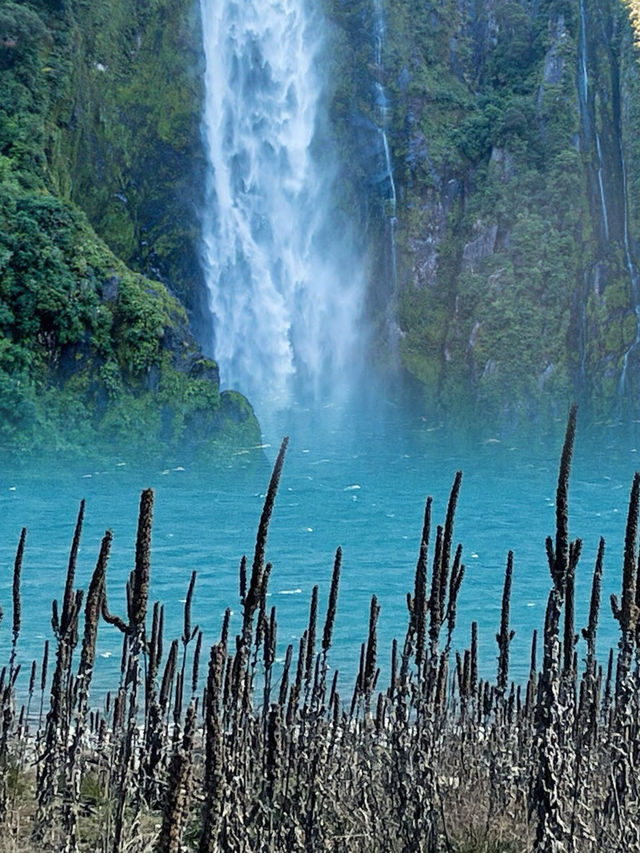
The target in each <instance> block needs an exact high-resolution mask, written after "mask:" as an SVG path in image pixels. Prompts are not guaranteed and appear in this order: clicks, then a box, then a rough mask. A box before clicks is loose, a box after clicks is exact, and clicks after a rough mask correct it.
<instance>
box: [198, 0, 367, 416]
mask: <svg viewBox="0 0 640 853" xmlns="http://www.w3.org/2000/svg"><path fill="white" fill-rule="evenodd" d="M201 13H202V22H203V34H204V50H205V58H206V83H205V87H206V88H205V92H206V103H205V111H204V131H205V136H206V140H205V141H206V146H207V154H208V158H209V180H208V187H207V205H206V210H205V213H204V218H203V235H204V249H203V255H204V266H205V274H206V279H207V284H208V290H209V305H210V309H211V315H212V325H213V328H212V337H213V351H214V355H215V358H216V360H217V361H218V364H219V366H220V374H221V380H222V383H223V385H225V386H227V387H234V388H237V389H238V390H240V391H242V392H243V393H245V394H247V395H248V396H249V398H250V399H251V400H252V402H254V403H255V404H257V408H258V411H259V413H261V411H264V410H273V409H274V408H276V409H277V408H285V407H287V406H288V405H289V404H290V403H291V402H292V401H293V400H294V399H296V400H301V399H303V400H304V399H327V398H329V399H331V398H332V397H333V396H334V394H336V393H337V392H340V391H344V390H345V385H347V384H348V377H350V376H353V375H354V368H355V359H356V351H357V349H360V350H361V349H362V346H361V345H360V346H359V347H358V348H356V344H357V343H358V340H357V339H358V331H359V326H360V316H361V302H362V282H361V278H360V275H359V273H357V272H356V270H357V268H358V266H359V265H358V263H357V260H356V259H355V256H354V252H353V250H352V246H351V244H350V239H349V236H348V229H347V228H345V223H344V221H341V220H340V219H339V217H338V216H337V214H336V213H335V211H334V209H333V206H332V185H333V183H334V181H335V171H334V163H335V158H334V157H332V152H331V150H330V146H329V145H328V143H327V140H326V139H323V134H322V106H323V101H322V98H323V92H324V80H323V76H322V74H321V72H320V65H321V63H320V60H321V55H322V49H323V43H322V32H323V20H322V18H321V15H320V13H319V12H318V10H317V4H315V7H314V5H313V4H308V3H307V2H306V0H242V2H234V0H201Z"/></svg>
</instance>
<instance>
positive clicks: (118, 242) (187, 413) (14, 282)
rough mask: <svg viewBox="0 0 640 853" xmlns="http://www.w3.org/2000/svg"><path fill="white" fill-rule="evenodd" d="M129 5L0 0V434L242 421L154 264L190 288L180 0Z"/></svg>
mask: <svg viewBox="0 0 640 853" xmlns="http://www.w3.org/2000/svg"><path fill="white" fill-rule="evenodd" d="M138 5H139V4H133V3H130V2H127V0H123V2H122V3H118V2H112V3H108V4H88V3H84V2H61V3H58V2H54V0H50V2H45V0H42V2H36V0H34V2H33V3H27V4H21V5H18V4H15V3H12V2H3V3H2V5H1V6H0V70H1V71H2V74H1V76H0V91H1V94H2V97H1V98H0V415H1V418H0V450H4V451H14V450H16V449H18V450H47V451H56V450H75V451H77V450H81V451H84V452H88V451H90V450H91V449H94V448H95V449H96V450H97V448H98V446H102V447H105V446H106V447H108V446H117V447H118V452H121V453H123V454H125V455H126V453H127V452H132V453H135V454H136V455H138V454H139V453H140V452H141V450H144V451H145V452H149V453H153V452H155V451H156V450H157V449H158V448H159V447H160V446H161V443H164V444H166V445H167V446H168V447H169V448H171V447H172V446H178V445H179V446H180V447H181V448H185V449H191V450H193V451H200V452H202V453H203V454H209V453H210V452H211V451H212V450H214V449H216V448H221V447H224V446H225V445H228V444H230V443H235V444H238V445H241V444H246V443H255V442H257V441H258V439H259V430H258V427H257V424H256V421H255V418H254V416H253V413H252V412H251V409H250V407H249V406H248V405H247V403H246V401H244V400H243V399H242V398H240V397H239V395H233V394H225V395H222V396H221V395H220V393H219V385H218V373H217V367H216V365H215V364H214V363H213V362H211V361H208V360H207V359H205V358H204V357H203V356H202V354H201V352H200V351H199V349H198V347H197V345H196V343H195V341H194V339H193V338H192V336H191V334H190V332H189V324H188V320H187V314H186V312H185V309H184V307H183V306H182V305H181V304H180V302H178V300H177V298H176V297H175V296H173V295H171V294H170V293H169V292H168V290H167V288H166V286H165V285H164V284H162V283H160V281H158V280H154V278H157V276H162V277H163V279H164V280H165V282H167V283H169V284H171V285H172V286H173V287H174V290H175V291H176V292H178V293H180V295H182V296H183V297H184V299H185V302H186V303H187V304H189V302H191V304H193V302H194V301H195V296H194V293H196V291H197V288H196V286H195V285H193V283H191V289H190V290H189V275H190V274H191V273H193V269H188V266H189V264H191V267H192V268H193V267H197V262H196V261H197V255H196V253H195V250H194V248H193V243H194V240H195V230H196V224H195V217H194V214H193V213H191V216H190V217H187V216H186V215H183V214H184V207H185V205H187V206H188V205H189V204H190V201H192V200H193V198H192V197H191V199H189V198H188V197H187V198H185V195H187V196H188V194H187V193H186V191H185V192H183V190H184V188H185V186H186V185H187V184H188V183H189V177H188V176H189V175H191V172H190V167H188V166H184V167H183V168H182V170H179V163H181V162H183V163H184V164H187V163H189V162H192V163H193V158H192V159H191V161H190V159H189V158H190V152H191V153H192V151H193V149H194V148H195V147H196V142H195V141H194V140H196V139H197V133H198V115H199V97H200V93H199V89H198V87H197V85H196V84H195V82H194V81H195V74H196V67H195V63H194V61H193V55H194V54H197V50H196V48H195V47H194V44H193V43H192V42H190V41H189V36H188V34H187V33H186V32H185V30H184V28H182V29H181V27H180V21H181V20H183V16H184V13H185V9H186V8H187V7H186V6H183V5H177V4H176V3H156V4H153V5H152V6H151V7H149V8H147V7H145V9H144V10H142V9H138V11H136V9H137V7H138ZM134 7H135V8H134ZM188 8H189V9H191V6H190V5H189V6H188ZM167 16H174V18H173V19H172V18H171V17H167ZM169 20H173V25H172V27H165V26H164V25H165V24H166V23H167V22H168V21H169ZM189 20H190V19H189V18H186V19H184V27H188V25H189ZM191 24H193V21H191ZM145 27H146V28H145ZM154 33H155V35H156V36H157V37H158V38H160V37H161V41H160V44H158V43H157V42H156V41H153V40H152V39H151V36H152V35H153V34H154ZM170 34H173V35H170ZM191 35H193V33H191ZM179 44H180V45H181V46H182V47H184V54H185V55H183V54H182V53H180V51H179V50H178V45H179ZM196 44H197V42H196ZM134 46H137V47H135V50H134ZM163 46H164V48H163ZM160 48H163V49H160ZM172 51H173V52H172ZM170 56H173V57H174V63H173V64H171V62H170V61H169V57H170ZM178 59H179V62H178ZM99 60H101V61H99ZM176 62H178V65H176ZM161 66H162V75H163V76H160V73H161ZM163 79H165V81H166V82H167V85H158V83H159V82H161V81H162V80H163ZM189 81H190V84H189ZM151 95H153V97H151ZM143 102H144V109H143ZM182 158H184V160H183V159H182ZM125 193H126V194H127V195H126V196H125ZM123 199H124V201H123ZM187 232H189V233H187ZM143 238H144V239H143ZM123 261H126V262H127V263H128V264H129V265H128V266H127V265H125V263H124V262H123ZM135 267H138V270H139V271H135ZM149 270H153V272H154V276H153V278H149V277H147V276H145V275H143V274H142V273H143V272H145V271H147V272H148V271H149ZM187 295H188V296H189V298H187ZM127 448H128V450H127Z"/></svg>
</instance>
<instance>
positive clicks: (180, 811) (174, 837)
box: [154, 702, 196, 853]
mask: <svg viewBox="0 0 640 853" xmlns="http://www.w3.org/2000/svg"><path fill="white" fill-rule="evenodd" d="M195 729H196V705H195V702H191V704H190V705H189V707H188V709H187V713H186V717H185V726H184V735H183V737H182V741H181V742H179V743H177V744H176V746H175V748H174V751H173V755H172V757H171V763H170V766H169V778H168V785H167V795H166V802H165V804H164V808H163V812H162V827H161V829H160V833H159V835H158V840H157V842H156V846H155V848H154V853H181V850H182V849H183V848H182V835H183V832H184V828H185V824H186V820H187V817H188V814H189V802H190V798H191V778H192V773H193V755H192V753H193V743H194V736H195Z"/></svg>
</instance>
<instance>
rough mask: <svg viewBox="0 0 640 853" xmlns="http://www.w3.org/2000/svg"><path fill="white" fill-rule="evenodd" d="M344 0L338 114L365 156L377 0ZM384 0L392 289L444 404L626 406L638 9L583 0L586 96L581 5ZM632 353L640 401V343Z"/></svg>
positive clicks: (440, 408) (376, 207)
mask: <svg viewBox="0 0 640 853" xmlns="http://www.w3.org/2000/svg"><path fill="white" fill-rule="evenodd" d="M327 8H328V12H329V15H330V16H331V17H332V19H333V20H334V21H335V24H336V30H337V33H338V35H336V37H335V40H336V45H339V46H340V49H339V51H338V53H337V55H338V56H339V57H340V60H339V63H340V64H339V68H338V69H336V70H335V71H334V74H336V75H337V77H338V79H339V82H338V83H336V90H335V94H334V98H333V102H332V104H333V110H334V114H335V119H336V122H337V127H338V129H339V132H340V134H341V135H342V136H343V137H344V139H345V142H344V146H345V147H347V148H349V146H350V145H353V146H354V147H353V148H350V149H349V158H350V159H349V162H354V161H355V162H359V163H361V164H365V165H366V162H367V157H368V156H369V154H367V153H366V152H367V150H369V149H371V148H372V147H374V146H375V144H376V142H375V132H374V131H371V132H370V133H369V136H368V138H366V139H365V133H364V131H363V129H362V126H363V121H362V118H363V117H365V118H366V119H367V120H369V121H370V122H371V126H372V127H373V126H374V124H375V122H376V121H377V122H378V123H379V121H380V119H379V116H378V117H376V115H375V111H374V108H373V106H374V83H375V79H376V74H378V75H379V74H380V72H379V71H375V70H373V69H372V61H373V55H374V19H373V4H371V3H369V4H350V5H349V9H348V10H346V9H345V8H344V4H339V3H327ZM383 8H384V20H385V35H384V44H383V57H382V66H383V68H382V72H381V73H382V78H381V82H382V83H383V85H384V87H385V91H386V93H387V96H388V100H389V104H390V106H391V111H390V114H389V116H388V123H387V136H388V138H389V141H390V144H391V148H392V155H393V166H394V176H395V181H396V187H397V191H398V199H399V205H398V211H397V215H398V222H397V231H396V235H397V246H398V269H399V279H400V280H399V293H398V294H391V293H390V292H389V285H388V284H387V293H386V302H387V303H388V302H389V301H390V300H391V302H392V304H393V303H394V302H397V314H398V319H399V325H400V328H401V332H402V337H401V340H400V356H401V360H402V362H403V364H404V366H405V367H406V368H407V369H408V370H409V372H410V373H412V374H413V375H414V376H416V377H417V378H418V379H419V380H420V382H421V383H422V384H423V386H424V395H425V401H426V403H427V404H428V407H429V409H430V410H431V411H432V412H433V413H440V414H443V413H445V414H449V415H451V414H453V415H458V416H462V417H465V415H466V414H467V413H468V411H469V408H470V407H472V408H473V409H474V411H475V415H474V417H477V416H478V414H479V413H481V412H483V413H484V415H485V416H486V417H487V419H489V420H490V421H491V422H495V420H496V419H498V420H501V421H505V420H506V421H508V422H512V421H523V420H525V421H528V420H530V419H531V418H532V417H534V418H535V417H537V418H546V417H548V416H549V415H551V416H555V415H556V414H557V412H558V411H559V410H561V409H562V408H563V407H564V405H565V401H566V399H567V396H568V395H572V394H573V395H575V394H578V395H580V396H581V397H582V398H583V399H584V400H585V403H586V404H588V406H589V408H590V409H591V410H592V411H593V412H594V413H596V414H600V415H601V414H606V413H610V412H611V411H612V408H613V407H615V406H616V405H617V403H618V394H619V384H620V377H621V372H622V362H623V356H624V354H625V353H626V352H627V350H628V349H629V348H630V347H631V345H632V344H633V341H634V339H635V334H636V319H635V316H634V310H633V308H634V297H633V294H632V276H631V275H630V272H629V258H628V257H627V253H626V250H625V244H627V245H628V247H629V255H630V261H631V266H633V265H635V266H636V267H637V261H636V257H635V256H636V241H637V238H638V235H640V231H639V227H640V225H639V223H640V218H639V216H638V211H639V210H640V205H639V202H638V188H639V186H640V184H639V175H640V168H639V167H640V145H639V143H638V140H639V139H640V135H639V134H638V132H637V129H638V127H639V126H640V125H639V115H640V89H639V85H640V73H639V66H638V60H637V48H634V46H633V33H632V29H631V26H630V23H629V12H628V10H627V8H626V7H625V6H624V5H623V4H622V3H618V2H616V0H608V2H604V3H600V4H598V7H597V9H596V8H595V7H594V6H593V4H592V3H591V0H585V19H586V22H587V32H586V34H585V38H584V42H585V48H584V49H585V50H586V55H585V57H584V62H585V66H586V68H587V87H588V90H587V92H586V95H584V97H583V94H581V92H582V90H581V88H580V87H581V86H583V71H582V65H581V63H582V55H581V51H583V45H582V40H581V34H580V8H579V4H578V3H577V2H574V3H571V4H569V3H565V2H551V0H545V2H542V3H539V4H535V6H533V7H531V6H526V5H524V4H522V3H519V2H516V0H498V2H497V3H493V2H492V3H489V2H480V3H479V4H469V3H462V4H460V3H456V2H452V0H451V2H449V0H445V2H444V3H438V4H436V3H432V2H426V3H422V4H420V5H419V7H418V6H416V4H415V3H412V2H410V0H387V1H386V2H385V3H384V4H383ZM595 21H599V22H600V23H599V24H598V25H596V24H595V23H594V22H595ZM345 43H348V44H349V50H342V45H343V44H345ZM583 100H584V102H583ZM358 116H359V121H358ZM350 122H351V123H352V125H353V126H354V127H356V131H355V133H354V131H353V130H350V127H349V123H350ZM354 142H355V143H357V144H359V146H360V153H359V154H358V151H357V145H354ZM363 142H364V143H365V144H363ZM362 152H365V153H364V154H363V153H362ZM358 158H359V159H358ZM350 181H351V185H352V186H357V187H358V189H359V191H360V192H364V193H366V194H367V195H368V198H369V207H368V209H367V211H365V212H364V213H363V214H362V218H363V222H365V223H366V226H367V227H368V228H369V233H374V234H375V231H374V229H373V227H372V224H371V220H373V221H374V222H378V228H379V233H378V236H377V238H376V239H377V240H378V242H379V243H382V242H384V241H386V243H385V245H384V246H379V247H378V251H379V252H384V251H387V252H388V250H389V249H388V235H385V234H384V229H383V228H382V225H381V223H382V220H383V219H384V217H385V215H386V213H385V211H384V205H383V203H382V200H381V199H380V198H379V197H378V193H379V189H378V187H377V186H376V185H374V184H368V185H367V184H366V182H365V181H363V180H362V179H361V177H360V175H359V173H358V172H357V171H356V173H355V175H353V176H351V177H350ZM601 187H602V189H601ZM603 197H604V205H606V212H604V211H603ZM605 219H606V220H607V222H606V224H605V222H604V220H605ZM374 227H375V226H374ZM625 234H626V236H625ZM381 301H382V302H384V299H383V300H381ZM628 366H629V371H630V376H632V377H633V378H632V379H630V381H628V383H627V385H628V387H627V393H628V396H629V398H630V400H631V403H632V404H633V406H634V407H635V408H636V409H637V408H638V406H640V398H638V395H637V393H636V391H635V390H634V389H635V388H636V386H637V385H638V382H637V379H638V371H639V368H640V364H639V363H638V358H637V353H636V352H634V353H632V355H631V358H630V359H629V365H628Z"/></svg>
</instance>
